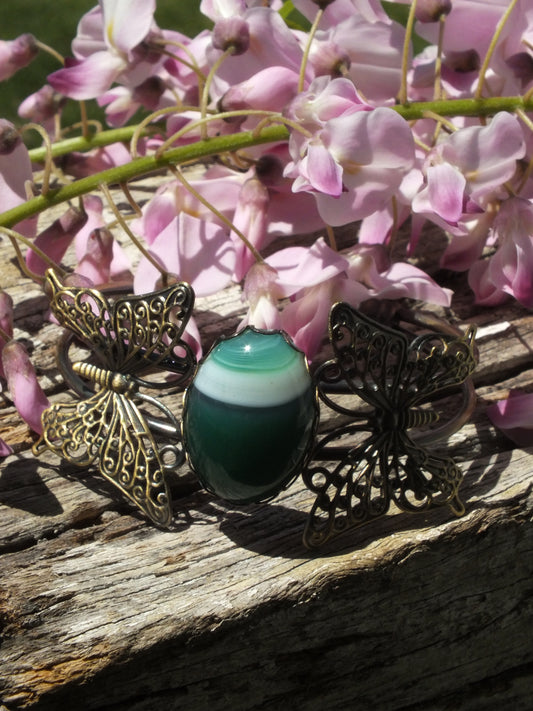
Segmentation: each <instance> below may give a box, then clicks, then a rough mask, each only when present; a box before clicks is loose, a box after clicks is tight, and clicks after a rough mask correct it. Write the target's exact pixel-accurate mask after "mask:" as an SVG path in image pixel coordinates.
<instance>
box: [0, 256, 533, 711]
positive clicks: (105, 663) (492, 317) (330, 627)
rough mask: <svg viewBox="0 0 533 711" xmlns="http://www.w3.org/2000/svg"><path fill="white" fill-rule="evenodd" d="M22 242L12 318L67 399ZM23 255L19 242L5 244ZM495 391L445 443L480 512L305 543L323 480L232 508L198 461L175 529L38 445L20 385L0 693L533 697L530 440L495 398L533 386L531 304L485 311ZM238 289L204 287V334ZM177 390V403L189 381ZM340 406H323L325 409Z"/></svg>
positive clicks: (125, 703)
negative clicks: (515, 431) (517, 439)
mask: <svg viewBox="0 0 533 711" xmlns="http://www.w3.org/2000/svg"><path fill="white" fill-rule="evenodd" d="M2 255H5V257H6V258H5V260H4V262H3V266H2V267H1V269H0V273H1V274H2V286H4V287H5V288H7V289H8V290H9V291H10V293H11V294H12V295H13V297H14V299H15V303H16V326H17V331H16V336H17V337H18V338H22V339H24V340H25V341H26V342H28V343H30V342H31V344H32V348H33V356H34V359H35V362H36V363H37V365H38V369H39V374H40V377H41V379H42V383H43V385H44V386H45V387H46V390H47V393H48V394H49V397H50V398H51V400H53V401H60V400H62V399H64V398H65V393H64V387H63V385H62V382H61V378H60V377H59V375H58V372H57V369H56V367H55V361H54V343H55V341H56V339H57V336H58V333H59V331H58V328H57V327H56V326H54V325H52V324H48V325H46V326H44V327H42V320H43V318H44V315H45V311H46V300H45V299H44V298H43V297H42V295H41V293H40V291H39V289H38V288H37V287H34V286H32V285H31V284H28V282H27V280H24V279H21V278H20V275H19V272H18V270H17V268H16V266H15V265H14V264H13V263H12V262H11V261H10V259H11V255H10V253H9V250H8V247H7V246H6V245H3V246H2V248H1V249H0V257H1V256H2ZM8 255H9V256H8ZM454 310H455V313H456V315H458V316H460V319H461V320H462V321H463V323H468V322H475V323H477V324H478V325H479V326H480V337H479V339H478V347H479V353H480V365H479V368H478V370H477V372H476V376H475V382H476V386H477V391H478V403H477V407H476V410H475V412H474V415H473V417H472V420H471V422H469V423H468V424H467V425H466V426H465V427H464V428H463V429H462V430H461V431H460V432H458V433H456V434H455V435H453V437H452V438H451V439H450V441H449V443H448V444H447V446H448V448H449V451H450V453H451V454H452V455H453V456H454V457H455V458H456V459H457V461H459V462H460V463H461V466H462V467H463V470H464V472H465V480H464V483H463V486H462V489H461V494H462V497H463V499H464V501H465V504H466V508H467V514H466V515H465V516H464V517H462V518H460V519H456V518H454V517H453V516H452V515H451V514H450V513H449V512H448V511H447V510H436V511H432V512H427V513H425V514H419V515H418V516H410V515H407V514H401V513H398V512H395V511H392V512H391V513H390V514H389V515H387V516H385V517H384V518H382V519H381V520H378V521H375V522H374V523H372V524H371V525H367V526H366V527H364V528H361V529H360V530H357V531H353V532H352V533H351V534H347V535H346V536H344V537H342V538H339V539H338V540H336V541H333V542H332V543H331V544H329V545H328V547H327V548H326V549H325V550H324V551H322V552H317V553H309V552H307V551H306V550H305V549H304V548H303V546H302V543H301V534H302V529H303V525H304V521H305V516H306V512H307V511H308V510H309V508H310V506H311V503H312V497H311V495H310V494H309V492H307V491H306V490H305V489H304V488H303V486H302V484H301V482H299V481H297V482H295V483H294V484H293V485H292V486H291V487H290V488H289V489H288V490H287V491H285V492H283V493H282V494H281V495H280V496H279V497H277V498H276V499H275V500H274V501H273V502H271V503H269V504H262V505H256V506H247V507H241V508H236V507H229V506H226V505H224V504H223V503H222V502H220V501H217V500H215V499H214V498H212V497H210V496H208V495H207V494H206V493H205V492H203V491H201V490H200V489H199V488H198V485H197V483H196V481H195V479H194V478H193V477H192V475H191V474H190V473H188V472H187V470H186V467H185V468H184V471H183V472H180V475H179V476H178V475H176V476H175V477H172V478H171V482H170V483H171V489H172V493H173V498H174V512H175V526H174V528H173V530H171V531H160V530H157V529H156V528H154V527H153V526H150V525H149V524H148V523H146V522H145V521H144V520H143V519H142V517H141V516H139V515H137V513H136V512H135V511H134V510H133V509H132V508H131V507H130V506H129V505H128V503H126V502H125V501H123V500H121V499H119V498H117V497H116V496H115V494H114V492H113V490H112V487H110V486H108V485H107V484H106V482H105V481H103V480H102V479H101V478H99V477H98V476H97V475H96V474H95V472H94V471H83V470H82V471H80V470H75V469H74V468H72V467H68V466H65V465H64V464H61V463H60V462H59V461H58V460H57V459H56V458H55V457H53V456H52V455H44V456H43V457H42V458H41V459H40V461H36V460H35V459H34V458H33V456H32V455H31V452H30V445H31V442H32V436H31V435H30V433H29V431H28V429H27V428H26V427H25V426H24V425H22V424H21V423H20V420H19V418H18V416H17V414H16V412H15V411H14V409H13V407H12V405H11V403H10V400H9V396H8V394H5V393H2V394H1V401H0V434H1V435H2V436H5V438H6V439H7V440H8V441H9V442H10V443H11V444H12V446H14V448H15V450H16V454H14V455H13V456H11V457H9V458H8V459H6V460H5V461H4V463H3V464H2V466H1V468H0V520H1V522H2V526H1V528H0V555H1V564H2V567H1V573H0V703H2V704H3V705H4V706H5V708H7V709H8V711H14V710H15V709H30V708H38V709H43V710H44V711H46V710H47V709H50V710H52V709H53V710H55V709H57V708H61V707H62V706H65V707H66V708H77V709H102V710H109V711H111V709H113V711H126V710H127V711H130V710H132V711H136V710H138V711H141V710H143V711H144V710H149V709H153V708H165V709H182V708H186V709H188V710H190V709H192V710H195V709H204V708H205V709H207V708H209V709H210V711H217V710H218V709H220V710H222V709H224V711H225V710H226V709H228V708H231V709H259V708H260V709H267V710H269V709H279V708H285V707H291V708H298V709H302V710H303V711H306V710H309V711H312V710H313V711H314V709H316V708H317V707H319V706H320V707H323V708H328V709H341V708H358V709H362V710H366V709H369V710H370V709H386V710H387V711H395V710H396V709H397V710H398V711H399V710H400V709H402V710H405V709H408V710H409V711H415V710H417V711H419V710H420V709H424V710H427V711H430V710H433V709H435V710H441V709H442V710H444V709H449V708H453V709H458V710H463V709H464V710H467V709H473V710H474V709H475V710H481V709H483V711H485V710H489V711H491V710H492V709H501V708H513V710H514V709H517V710H519V711H520V709H524V710H525V709H529V708H530V698H531V691H532V689H533V671H532V665H533V648H532V645H531V634H532V632H533V596H532V594H531V592H532V583H531V580H532V579H533V578H532V573H533V529H532V527H531V517H532V510H533V496H532V491H531V490H532V487H531V481H532V479H531V470H532V468H533V449H528V450H520V449H515V448H513V446H512V444H511V443H510V441H509V440H508V439H507V438H506V437H505V436H504V435H502V434H501V433H498V432H497V431H496V430H495V429H494V428H493V427H492V426H491V424H490V422H489V420H488V418H487V416H486V407H487V405H488V404H490V403H491V402H494V401H495V400H497V399H498V398H501V397H504V396H506V395H507V392H508V390H509V388H513V387H523V388H525V389H528V390H531V389H532V388H533V353H532V348H531V344H532V343H533V339H532V330H533V315H531V314H529V313H527V312H526V311H525V310H523V309H520V308H518V307H516V306H513V307H510V306H505V307H501V308H498V309H491V310H482V309H473V308H472V305H471V303H470V302H469V299H468V295H465V296H463V297H461V298H458V299H456V304H454ZM241 313H242V305H241V304H240V301H239V291H238V289H237V288H232V289H228V290H227V291H226V292H225V293H224V294H222V295H217V297H216V298H215V299H212V300H210V301H207V302H205V301H200V303H199V304H198V314H197V320H198V322H199V325H200V327H201V329H202V333H203V334H205V337H206V342H209V341H210V340H212V339H213V338H214V337H215V336H216V335H217V334H218V333H219V332H220V330H221V329H222V330H225V331H227V332H230V331H231V329H232V328H234V327H235V325H236V324H237V323H238V321H239V319H240V314H241ZM165 401H166V403H167V404H169V405H170V406H171V407H172V408H173V409H174V408H177V409H178V410H179V398H177V396H175V395H173V396H168V397H166V398H165ZM327 423H328V418H325V420H324V426H327Z"/></svg>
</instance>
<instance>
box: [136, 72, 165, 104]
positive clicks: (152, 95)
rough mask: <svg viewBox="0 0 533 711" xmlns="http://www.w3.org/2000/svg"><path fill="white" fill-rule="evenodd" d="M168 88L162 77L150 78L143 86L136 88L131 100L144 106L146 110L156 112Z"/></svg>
mask: <svg viewBox="0 0 533 711" xmlns="http://www.w3.org/2000/svg"><path fill="white" fill-rule="evenodd" d="M166 88H167V87H166V84H165V82H164V81H163V80H162V79H161V77H158V76H153V77H148V79H146V80H145V81H143V83H142V84H139V86H136V87H135V89H134V90H133V93H132V97H131V98H132V99H133V101H137V102H139V104H142V105H143V106H144V108H145V109H148V110H149V111H155V110H156V109H157V107H158V106H159V100H160V99H161V96H162V95H163V93H164V92H165V89H166Z"/></svg>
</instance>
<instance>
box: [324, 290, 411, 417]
mask: <svg viewBox="0 0 533 711" xmlns="http://www.w3.org/2000/svg"><path fill="white" fill-rule="evenodd" d="M329 330H330V341H331V345H332V347H333V351H334V355H335V358H334V361H333V363H334V364H335V365H333V364H332V363H331V362H330V365H329V367H330V373H331V374H332V375H331V376H329V379H330V380H331V379H332V378H336V379H337V381H344V383H345V385H346V386H347V387H348V389H349V390H350V392H352V393H353V394H355V395H358V396H359V397H360V398H362V399H363V400H365V401H366V402H368V403H369V404H370V405H372V406H373V407H375V408H377V409H380V410H387V411H388V410H390V409H391V408H392V407H395V406H396V404H397V400H398V394H399V388H400V385H401V382H402V381H401V378H402V371H403V368H404V366H405V364H406V362H407V357H408V351H409V341H408V339H407V337H406V336H405V335H404V334H403V333H401V332H399V331H395V330H394V329H392V328H388V327H387V326H382V325H381V324H378V323H376V322H375V321H373V320H372V319H370V318H368V317H367V316H365V315H364V314H362V313H361V312H359V311H356V310H355V309H353V308H352V307H351V306H349V305H348V304H345V303H338V304H335V305H334V306H333V308H332V309H331V312H330V320H329ZM323 372H324V375H326V377H327V374H328V371H327V370H326V369H325V370H324V371H323ZM325 383H326V381H325V380H324V378H320V377H319V380H318V388H319V392H320V391H321V390H324V389H325V388H324V384H325ZM326 384H327V383H326Z"/></svg>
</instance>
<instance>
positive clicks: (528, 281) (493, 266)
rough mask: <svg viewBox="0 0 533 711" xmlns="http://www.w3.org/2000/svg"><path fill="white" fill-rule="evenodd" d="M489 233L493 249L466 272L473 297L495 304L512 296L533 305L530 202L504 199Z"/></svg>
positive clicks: (521, 199) (532, 228) (532, 215)
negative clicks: (490, 233) (494, 249)
mask: <svg viewBox="0 0 533 711" xmlns="http://www.w3.org/2000/svg"><path fill="white" fill-rule="evenodd" d="M492 236H493V239H494V241H495V243H496V244H497V249H496V252H495V253H494V254H493V255H492V256H491V257H489V258H487V259H485V260H482V261H479V262H477V263H476V264H474V265H473V266H472V268H471V269H470V272H469V278H468V281H469V284H470V286H471V287H472V289H473V291H474V293H475V295H476V301H477V302H478V303H480V304H486V305H494V304H497V303H501V302H502V301H505V300H506V299H507V298H508V297H509V296H513V297H514V298H515V299H516V300H517V301H519V302H520V303H521V304H523V305H524V306H526V307H527V308H528V309H531V308H533V203H531V202H530V201H529V200H524V199H523V198H518V197H516V198H511V199H509V200H506V201H505V202H504V203H503V205H502V206H501V208H500V211H499V212H498V214H497V215H496V217H495V218H494V223H493V231H492Z"/></svg>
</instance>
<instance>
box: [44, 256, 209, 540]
mask: <svg viewBox="0 0 533 711" xmlns="http://www.w3.org/2000/svg"><path fill="white" fill-rule="evenodd" d="M45 290H46V292H47V293H48V295H49V298H50V307H51V311H52V313H53V314H54V316H55V317H56V318H57V320H58V322H59V323H60V324H61V325H62V326H64V327H65V328H67V329H69V331H70V332H72V333H73V334H75V335H76V336H77V337H78V338H79V339H81V341H82V342H84V343H85V344H86V345H87V346H88V347H89V348H90V349H91V351H92V352H93V353H94V355H95V357H96V358H97V359H98V360H99V363H98V365H95V364H92V363H87V362H75V363H73V364H72V370H73V371H74V372H75V373H77V374H78V375H80V376H82V377H83V378H84V379H86V380H88V381H90V382H91V383H92V385H93V389H94V388H95V386H96V389H95V390H94V392H93V394H89V396H88V397H87V398H86V399H83V400H80V401H78V402H72V403H56V404H53V405H52V406H51V407H49V408H48V409H47V410H45V411H44V412H43V414H42V425H43V434H42V436H41V438H40V440H39V441H38V442H37V443H36V444H35V446H34V452H35V453H36V454H38V453H39V452H40V451H41V450H42V449H44V448H48V449H50V450H51V451H53V452H55V453H56V454H58V455H59V456H61V457H63V458H65V459H67V460H68V461H69V462H72V463H74V464H76V465H78V466H83V467H87V466H89V465H91V464H93V463H95V462H97V463H98V466H99V469H100V472H101V473H102V475H103V476H104V477H105V478H106V479H108V480H109V481H110V482H112V483H113V484H114V485H115V486H116V487H118V489H120V491H121V492H123V493H124V494H125V495H126V496H127V497H128V498H129V499H130V500H131V501H133V502H134V503H135V504H136V505H137V506H138V507H139V508H140V509H141V510H142V511H143V512H144V513H145V514H146V515H147V516H149V518H150V519H152V520H153V521H154V522H155V523H157V524H159V525H161V526H168V525H169V524H170V522H171V519H172V509H171V505H170V495H169V491H168V486H167V484H166V481H165V472H166V470H167V469H169V468H174V466H176V461H174V463H173V465H172V467H170V466H169V465H166V464H165V463H164V461H163V452H164V450H165V447H162V448H161V449H159V448H158V445H157V444H156V441H155V439H154V435H153V432H152V430H153V429H158V422H159V421H157V420H154V419H153V418H152V417H151V416H150V415H145V414H143V412H141V409H140V407H139V406H142V405H143V404H145V405H150V406H152V409H153V408H156V409H157V410H159V411H160V412H162V413H163V415H164V417H165V419H166V420H169V421H170V426H169V427H168V428H167V429H168V430H169V431H170V432H171V433H177V432H179V424H178V422H177V421H176V419H175V418H174V416H173V415H172V413H171V412H170V411H169V410H168V408H167V407H165V406H164V405H163V404H162V403H160V402H159V401H158V400H156V399H155V398H153V397H151V396H149V395H146V394H142V393H140V392H139V388H140V387H143V386H144V387H162V386H165V385H166V384H165V383H162V384H159V385H158V384H157V383H154V382H152V381H148V380H143V379H142V378H140V377H138V375H136V373H141V372H143V371H145V370H147V369H153V368H157V369H164V370H167V371H172V372H174V373H176V374H177V375H178V384H179V383H183V382H184V381H185V380H186V379H187V378H188V377H189V375H190V374H191V373H192V370H193V368H194V366H195V364H196V360H195V357H194V354H193V353H192V351H191V349H190V347H189V346H188V345H187V343H185V342H184V341H183V340H182V335H183V331H184V329H185V326H186V324H187V321H188V319H189V317H190V315H191V313H192V308H193V304H194V292H193V290H192V288H191V287H190V286H189V285H188V284H186V283H178V284H174V285H172V286H169V287H168V288H166V289H162V290H160V291H157V292H153V293H150V294H146V295H134V296H128V297H123V298H117V299H115V300H113V301H110V300H108V299H107V297H106V296H105V295H104V294H103V293H101V292H100V291H98V290H97V289H91V288H79V287H70V286H63V285H62V284H61V282H60V281H59V279H58V277H57V275H56V274H55V273H54V272H53V271H52V270H49V271H48V272H47V274H46V284H45ZM160 429H162V430H163V431H164V430H165V423H164V422H163V423H162V425H161V426H160ZM168 447H169V448H170V449H172V454H173V455H174V459H175V460H176V458H177V457H178V450H177V449H176V447H175V446H174V445H169V446H168Z"/></svg>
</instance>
